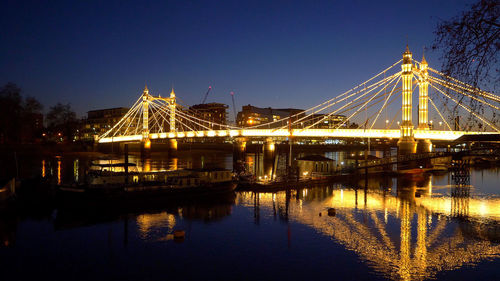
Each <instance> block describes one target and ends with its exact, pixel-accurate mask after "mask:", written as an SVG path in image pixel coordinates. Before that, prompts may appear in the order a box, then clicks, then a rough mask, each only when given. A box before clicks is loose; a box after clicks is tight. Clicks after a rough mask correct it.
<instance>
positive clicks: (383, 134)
mask: <svg viewBox="0 0 500 281" xmlns="http://www.w3.org/2000/svg"><path fill="white" fill-rule="evenodd" d="M414 134H415V139H430V140H448V141H451V140H456V139H458V138H459V137H461V136H463V135H479V134H494V132H474V131H439V130H418V129H415V130H414ZM290 136H293V137H301V138H308V137H325V138H374V139H376V138H380V139H397V138H399V137H400V130H398V129H366V130H365V129H304V130H301V129H294V130H292V131H291V132H290V131H289V130H287V129H242V130H213V131H189V132H171V133H152V134H149V138H150V139H182V138H201V137H290ZM142 138H143V137H142V135H128V136H116V137H106V138H101V139H99V143H110V142H130V141H141V140H142Z"/></svg>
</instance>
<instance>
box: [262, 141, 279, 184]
mask: <svg viewBox="0 0 500 281" xmlns="http://www.w3.org/2000/svg"><path fill="white" fill-rule="evenodd" d="M262 149H263V153H262V155H263V161H262V162H263V168H264V176H263V177H264V179H267V180H272V179H273V178H274V176H275V174H276V173H275V172H276V171H275V167H274V162H275V159H274V157H275V154H276V153H275V152H276V144H275V143H274V141H273V140H272V139H266V142H265V143H264V146H263V148H262Z"/></svg>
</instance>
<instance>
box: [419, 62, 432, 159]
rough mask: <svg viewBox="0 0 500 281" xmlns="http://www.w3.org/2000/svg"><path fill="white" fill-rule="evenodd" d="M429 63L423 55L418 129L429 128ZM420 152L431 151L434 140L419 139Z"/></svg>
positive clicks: (420, 74) (420, 71)
mask: <svg viewBox="0 0 500 281" xmlns="http://www.w3.org/2000/svg"><path fill="white" fill-rule="evenodd" d="M427 68H428V64H427V61H426V60H425V56H422V61H421V62H420V67H419V72H418V73H419V77H418V78H419V79H418V129H419V130H429V124H428V123H429V92H428V89H429V80H428V77H429V73H428V72H427ZM417 150H418V152H431V151H432V142H431V141H430V140H429V139H425V140H419V141H418V145H417Z"/></svg>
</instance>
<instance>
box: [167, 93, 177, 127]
mask: <svg viewBox="0 0 500 281" xmlns="http://www.w3.org/2000/svg"><path fill="white" fill-rule="evenodd" d="M168 107H169V109H170V132H171V133H173V132H175V107H176V105H175V92H174V88H172V92H170V102H169V105H168Z"/></svg>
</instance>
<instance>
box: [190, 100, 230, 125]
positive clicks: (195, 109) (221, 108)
mask: <svg viewBox="0 0 500 281" xmlns="http://www.w3.org/2000/svg"><path fill="white" fill-rule="evenodd" d="M227 109H228V106H227V105H226V104H223V103H215V102H212V103H203V104H195V105H193V106H191V107H189V111H190V112H189V113H190V114H191V115H193V116H195V117H196V118H199V119H202V120H205V121H208V123H207V122H195V121H196V120H193V121H192V122H190V123H191V125H192V126H190V127H191V128H193V129H195V130H207V128H205V127H203V126H206V127H208V128H210V129H212V130H222V129H226V127H224V126H220V125H227ZM197 123H200V124H201V125H200V124H197ZM202 125H203V126H202Z"/></svg>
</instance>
